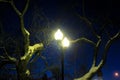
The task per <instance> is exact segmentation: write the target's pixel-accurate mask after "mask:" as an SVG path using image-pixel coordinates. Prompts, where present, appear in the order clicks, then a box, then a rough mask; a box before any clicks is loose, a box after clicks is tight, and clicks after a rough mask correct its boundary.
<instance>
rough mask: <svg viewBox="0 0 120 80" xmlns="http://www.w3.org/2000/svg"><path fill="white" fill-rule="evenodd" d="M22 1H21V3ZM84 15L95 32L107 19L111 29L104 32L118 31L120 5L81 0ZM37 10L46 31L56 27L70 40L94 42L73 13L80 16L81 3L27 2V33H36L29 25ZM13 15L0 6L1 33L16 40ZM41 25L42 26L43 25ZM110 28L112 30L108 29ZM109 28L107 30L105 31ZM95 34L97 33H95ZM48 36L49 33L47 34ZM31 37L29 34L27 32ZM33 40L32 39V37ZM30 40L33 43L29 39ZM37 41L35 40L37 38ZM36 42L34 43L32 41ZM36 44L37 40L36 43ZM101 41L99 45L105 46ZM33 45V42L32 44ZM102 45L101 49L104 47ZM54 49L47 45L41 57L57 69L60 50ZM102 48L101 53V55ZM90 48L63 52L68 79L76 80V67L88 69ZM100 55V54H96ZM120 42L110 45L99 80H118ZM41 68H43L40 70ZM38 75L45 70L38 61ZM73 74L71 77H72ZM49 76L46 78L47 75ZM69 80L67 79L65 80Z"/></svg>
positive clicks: (110, 0)
mask: <svg viewBox="0 0 120 80" xmlns="http://www.w3.org/2000/svg"><path fill="white" fill-rule="evenodd" d="M22 1H24V0H22ZM22 1H21V0H18V2H16V4H17V5H18V7H19V8H21V7H20V6H21V5H22V4H23V3H22ZM84 3H85V15H86V16H87V17H88V19H89V20H91V21H95V20H96V22H94V23H93V26H94V27H95V29H96V30H97V29H99V27H100V26H101V25H102V24H103V23H104V22H105V19H106V18H109V19H110V20H111V21H112V22H113V25H112V24H111V25H109V26H108V27H106V29H107V30H108V31H109V32H110V34H112V35H113V34H115V33H116V32H117V31H118V30H120V24H119V23H120V21H119V19H120V15H119V14H120V9H119V7H120V3H118V2H115V1H113V0H85V2H84ZM35 9H37V10H38V13H39V14H40V15H43V14H44V15H45V16H46V17H47V18H48V19H49V21H50V28H51V29H53V30H55V28H56V26H60V28H61V29H62V30H63V32H65V34H66V36H68V37H69V38H70V39H77V38H79V37H81V36H86V37H88V38H90V39H93V40H95V39H94V37H93V35H92V34H91V31H90V30H89V29H88V28H86V24H85V23H84V22H82V21H81V20H80V19H79V18H78V16H76V15H75V14H74V13H76V12H77V13H79V14H80V15H83V13H82V0H64V1H62V0H31V2H30V6H29V9H28V12H27V13H26V15H25V25H26V26H27V29H28V30H30V28H29V27H28V26H32V28H33V27H35V28H37V29H40V27H36V26H34V25H33V24H32V23H31V22H32V20H33V17H34V15H36V14H34V10H35ZM41 12H42V13H41ZM16 18H17V16H16V15H15V13H14V11H12V9H11V8H10V6H9V5H8V4H4V3H3V4H2V3H0V21H1V22H2V23H3V26H4V29H5V31H6V32H8V34H10V35H12V36H14V37H16V36H17V35H21V34H16V33H17V32H18V31H19V28H18V27H17V28H16V27H11V26H17V25H18V19H16ZM36 20H40V21H34V22H36V23H37V22H38V24H43V23H44V20H42V19H36ZM43 25H44V24H43ZM110 26H112V28H111V27H110ZM109 27H110V28H109ZM98 33H100V32H99V30H98ZM48 34H49V33H48ZM31 35H32V32H31ZM33 36H39V34H38V33H34V35H33ZM103 36H104V37H103V39H104V40H105V41H106V35H105V33H103ZM34 38H35V37H34ZM31 39H32V40H35V39H33V38H32V37H31ZM37 39H38V38H37ZM36 41H37V40H36ZM38 41H39V39H38ZM105 41H103V42H104V43H105ZM33 42H35V41H33ZM104 43H103V45H104ZM56 46H57V45H55V43H54V42H53V43H51V45H50V46H48V47H47V48H46V49H45V50H44V51H43V53H42V55H44V56H46V58H47V61H48V63H49V65H55V66H57V65H59V66H60V50H58V49H57V48H56ZM102 47H103V46H102ZM102 47H101V51H100V52H102ZM92 51H93V48H92V47H91V46H89V45H87V44H84V43H82V44H80V45H79V44H74V45H71V47H70V48H69V49H68V50H67V51H66V53H65V73H66V74H69V75H70V76H71V79H72V78H74V77H78V75H77V76H76V75H75V74H74V71H79V70H77V69H79V67H80V65H82V64H85V63H86V64H85V65H87V66H90V64H91V61H90V60H91V59H92V54H93V52H92ZM100 55H101V54H100ZM119 61H120V40H118V41H116V42H115V43H113V45H112V46H111V48H110V50H109V53H108V58H107V63H106V64H105V66H104V67H103V69H102V71H103V80H120V76H119V77H118V78H115V77H114V75H113V73H114V72H116V71H117V72H119V74H120V62H119ZM41 64H43V66H40V65H41ZM36 65H37V69H36V71H35V72H36V73H37V72H38V71H41V70H43V69H44V68H45V66H44V62H43V61H42V60H41V59H39V60H38V61H37V63H36ZM73 74H74V75H73ZM49 76H50V75H49ZM68 80H70V79H68Z"/></svg>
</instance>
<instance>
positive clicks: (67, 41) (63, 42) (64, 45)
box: [62, 37, 70, 47]
mask: <svg viewBox="0 0 120 80" xmlns="http://www.w3.org/2000/svg"><path fill="white" fill-rule="evenodd" d="M69 45H70V42H69V40H68V39H67V38H66V37H65V38H64V39H63V40H62V46H63V47H69Z"/></svg>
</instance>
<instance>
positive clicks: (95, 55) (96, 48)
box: [92, 38, 101, 66]
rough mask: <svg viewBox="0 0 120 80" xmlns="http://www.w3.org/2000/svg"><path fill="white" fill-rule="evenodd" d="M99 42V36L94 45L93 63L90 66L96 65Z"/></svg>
mask: <svg viewBox="0 0 120 80" xmlns="http://www.w3.org/2000/svg"><path fill="white" fill-rule="evenodd" d="M100 43H101V38H99V40H98V42H97V44H96V46H95V52H94V56H93V64H92V66H96V61H97V55H98V53H99V47H100Z"/></svg>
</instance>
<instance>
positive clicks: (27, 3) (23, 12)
mask: <svg viewBox="0 0 120 80" xmlns="http://www.w3.org/2000/svg"><path fill="white" fill-rule="evenodd" d="M29 1H30V0H27V2H26V5H25V8H24V10H23V11H22V15H24V14H25V13H26V11H27V9H28V6H29Z"/></svg>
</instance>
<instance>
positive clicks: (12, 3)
mask: <svg viewBox="0 0 120 80" xmlns="http://www.w3.org/2000/svg"><path fill="white" fill-rule="evenodd" d="M9 3H10V4H11V6H12V7H13V9H14V11H15V12H16V13H17V15H19V16H21V15H22V14H21V12H20V11H19V10H18V9H17V8H16V6H15V4H14V2H13V0H11V1H10V2H9Z"/></svg>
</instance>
